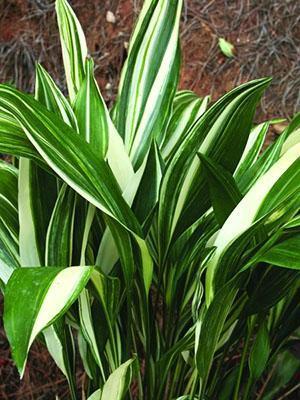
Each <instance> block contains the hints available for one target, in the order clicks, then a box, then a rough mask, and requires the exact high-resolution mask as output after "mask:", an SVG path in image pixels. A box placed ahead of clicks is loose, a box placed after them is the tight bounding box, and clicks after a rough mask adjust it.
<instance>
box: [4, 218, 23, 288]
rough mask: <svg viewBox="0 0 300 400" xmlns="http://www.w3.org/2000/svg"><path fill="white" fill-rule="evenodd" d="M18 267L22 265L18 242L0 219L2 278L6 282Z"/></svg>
mask: <svg viewBox="0 0 300 400" xmlns="http://www.w3.org/2000/svg"><path fill="white" fill-rule="evenodd" d="M18 267H20V256H19V246H18V243H17V242H16V241H15V239H14V238H13V237H12V235H11V232H10V231H9V230H8V229H7V228H6V226H5V224H4V223H3V221H2V220H1V219H0V280H1V281H2V282H3V283H4V284H6V283H7V281H8V280H9V278H10V276H11V274H12V273H13V271H14V270H15V269H16V268H18Z"/></svg>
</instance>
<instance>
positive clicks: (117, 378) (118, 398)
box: [100, 358, 135, 400]
mask: <svg viewBox="0 0 300 400" xmlns="http://www.w3.org/2000/svg"><path fill="white" fill-rule="evenodd" d="M134 362H135V359H133V358H132V359H130V360H128V361H126V362H125V363H123V364H122V365H120V366H119V367H118V368H117V369H116V370H115V371H114V372H113V373H112V374H110V376H109V377H108V379H107V381H106V382H105V384H104V386H103V390H102V393H101V397H100V400H111V399H114V400H122V399H124V397H125V395H126V393H127V391H128V389H129V386H130V383H131V379H132V376H133V364H134Z"/></svg>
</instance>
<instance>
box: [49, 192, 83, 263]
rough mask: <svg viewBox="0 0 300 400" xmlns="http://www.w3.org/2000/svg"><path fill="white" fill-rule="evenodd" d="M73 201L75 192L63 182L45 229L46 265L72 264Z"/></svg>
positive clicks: (74, 201)
mask: <svg viewBox="0 0 300 400" xmlns="http://www.w3.org/2000/svg"><path fill="white" fill-rule="evenodd" d="M75 203H76V194H75V192H74V191H73V190H72V189H71V188H70V187H68V186H67V185H65V184H64V185H63V186H62V187H61V189H60V191H59V194H58V197H57V200H56V203H55V206H54V209H53V212H52V215H51V219H50V222H49V226H48V230H47V238H46V253H45V263H46V265H47V266H55V265H59V266H62V267H69V266H70V265H71V264H72V249H73V229H74V215H75Z"/></svg>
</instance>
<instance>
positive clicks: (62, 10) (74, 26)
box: [55, 0, 87, 103]
mask: <svg viewBox="0 0 300 400" xmlns="http://www.w3.org/2000/svg"><path fill="white" fill-rule="evenodd" d="M55 5H56V15H57V20H58V27H59V33H60V43H61V47H62V55H63V61H64V67H65V74H66V80H67V86H68V91H69V96H70V100H71V103H73V101H74V100H75V96H76V93H77V92H78V90H79V89H80V86H81V84H82V82H83V80H84V77H85V59H86V56H87V46H86V41H85V37H84V33H83V30H82V28H81V25H80V23H79V21H78V19H77V17H76V15H75V14H74V12H73V10H72V8H71V7H70V5H69V3H68V1H67V0H56V4H55Z"/></svg>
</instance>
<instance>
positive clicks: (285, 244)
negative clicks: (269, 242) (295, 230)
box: [260, 234, 300, 270]
mask: <svg viewBox="0 0 300 400" xmlns="http://www.w3.org/2000/svg"><path fill="white" fill-rule="evenodd" d="M260 261H263V262H266V263H269V264H272V265H277V266H278V267H283V268H291V269H296V270H300V234H296V235H294V236H292V237H290V238H288V239H286V240H283V241H281V242H279V243H277V244H275V246H273V247H271V248H270V249H269V250H267V251H266V252H265V253H264V254H263V255H262V256H261V257H260Z"/></svg>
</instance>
